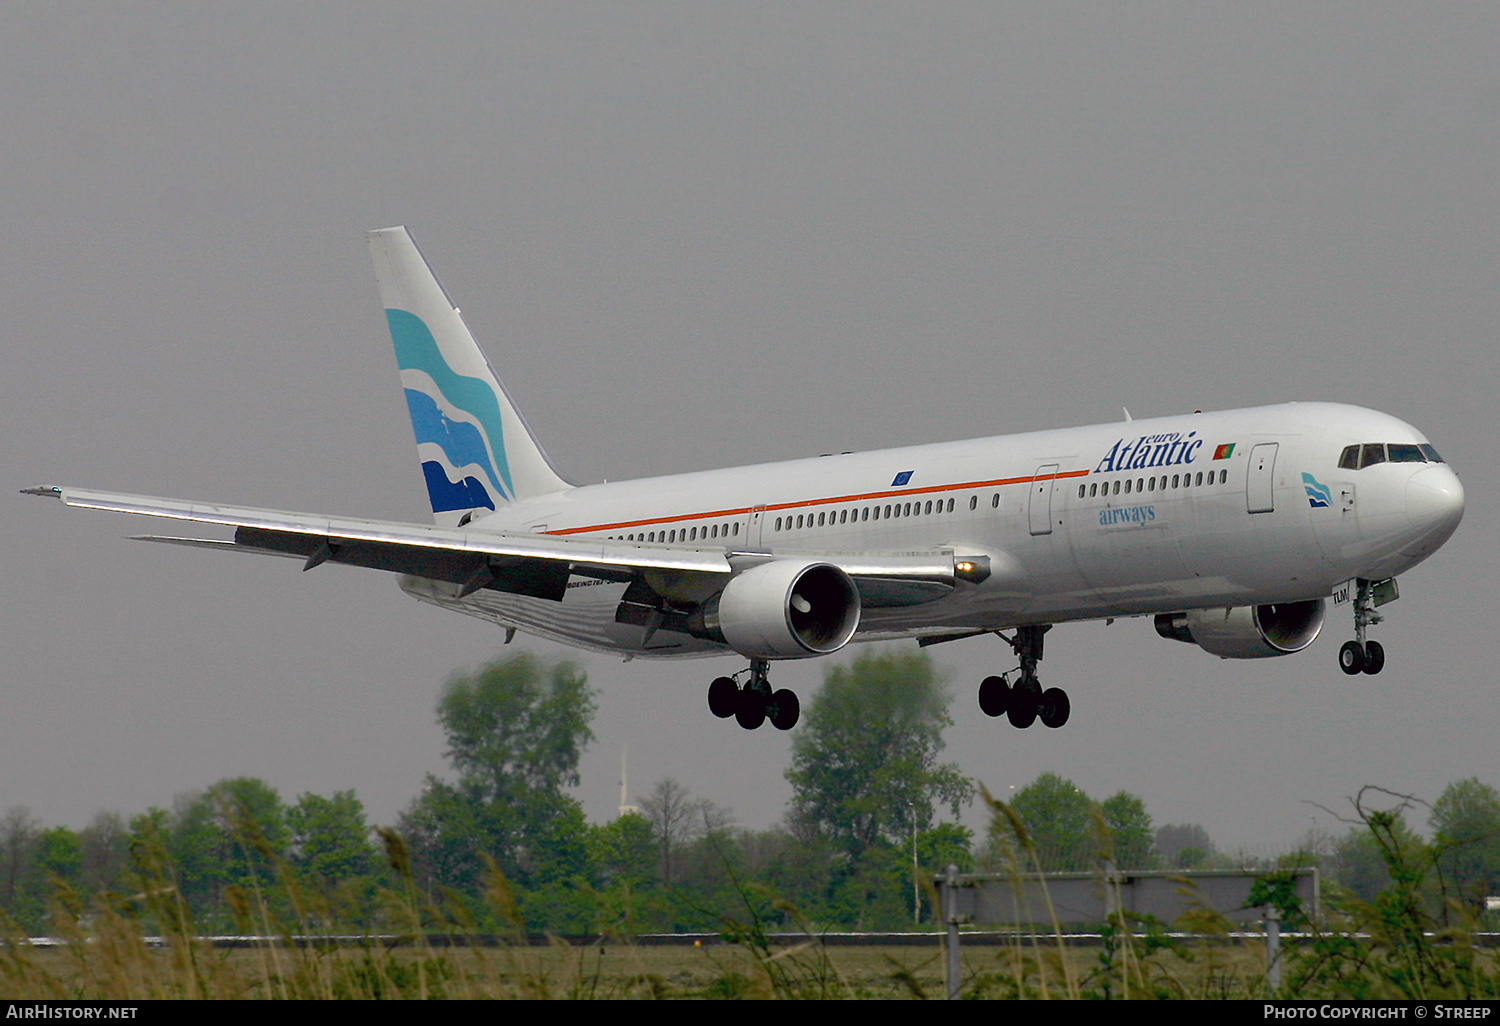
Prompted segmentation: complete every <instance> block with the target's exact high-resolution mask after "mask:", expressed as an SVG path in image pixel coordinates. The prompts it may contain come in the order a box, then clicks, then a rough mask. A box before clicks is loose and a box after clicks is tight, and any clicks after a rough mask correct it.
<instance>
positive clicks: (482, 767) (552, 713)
mask: <svg viewBox="0 0 1500 1026" xmlns="http://www.w3.org/2000/svg"><path fill="white" fill-rule="evenodd" d="M594 708H595V707H594V695H593V691H592V690H590V688H589V686H588V678H587V677H586V676H584V675H583V674H581V673H580V672H579V671H578V668H577V667H576V666H574V665H573V664H572V663H567V662H560V663H555V664H552V665H550V666H549V665H546V664H544V663H543V662H542V661H541V660H540V659H537V658H536V657H535V656H533V655H531V654H529V653H526V652H522V653H520V654H518V655H515V656H512V657H510V658H509V659H497V660H495V661H494V662H492V663H489V664H487V665H485V666H484V667H482V668H480V670H479V671H478V672H477V673H474V674H459V675H456V676H454V677H452V678H450V679H449V680H448V683H447V684H446V685H445V686H444V688H443V696H442V698H441V699H440V700H439V702H438V724H439V725H440V726H441V727H442V728H443V730H444V731H446V732H447V734H448V758H449V760H451V761H452V763H453V767H454V769H456V770H458V774H459V777H460V778H461V779H463V780H466V781H472V782H474V783H475V784H478V785H479V786H481V787H483V788H484V789H485V790H486V791H488V792H489V794H490V796H491V797H492V798H493V799H494V800H495V801H507V800H510V799H512V798H516V797H520V796H522V795H524V794H525V793H526V792H529V791H542V792H554V793H555V792H559V791H561V790H562V788H564V787H567V786H573V785H576V784H577V783H578V759H579V757H580V756H581V755H582V754H583V749H584V748H585V747H586V746H587V745H588V743H589V742H590V741H592V740H593V739H594V732H593V731H592V730H591V729H590V728H589V721H590V720H591V719H592V718H593V715H594Z"/></svg>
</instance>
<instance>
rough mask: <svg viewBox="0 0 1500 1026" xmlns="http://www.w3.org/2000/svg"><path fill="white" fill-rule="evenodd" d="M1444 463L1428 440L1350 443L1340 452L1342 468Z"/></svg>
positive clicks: (1354, 468) (1353, 468) (1356, 468)
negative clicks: (1386, 463)
mask: <svg viewBox="0 0 1500 1026" xmlns="http://www.w3.org/2000/svg"><path fill="white" fill-rule="evenodd" d="M1387 461H1389V462H1391V463H1442V462H1443V458H1442V457H1441V456H1439V455H1438V451H1437V450H1436V449H1434V448H1433V447H1432V446H1430V445H1428V444H1427V443H1426V442H1422V443H1420V444H1418V443H1415V442H1391V443H1390V444H1389V445H1387V444H1385V443H1384V442H1366V443H1365V444H1364V445H1349V446H1345V447H1344V451H1343V452H1342V453H1340V454H1339V468H1340V469H1341V470H1362V469H1363V468H1365V467H1373V466H1374V465H1375V464H1377V463H1385V462H1387Z"/></svg>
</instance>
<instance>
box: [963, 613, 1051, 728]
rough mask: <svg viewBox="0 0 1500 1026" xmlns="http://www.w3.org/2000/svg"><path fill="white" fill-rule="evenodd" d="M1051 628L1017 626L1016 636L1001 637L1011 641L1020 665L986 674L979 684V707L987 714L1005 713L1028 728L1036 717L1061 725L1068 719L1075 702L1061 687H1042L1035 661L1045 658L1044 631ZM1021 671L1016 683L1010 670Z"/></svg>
mask: <svg viewBox="0 0 1500 1026" xmlns="http://www.w3.org/2000/svg"><path fill="white" fill-rule="evenodd" d="M1051 629H1052V625H1051V624H1041V625H1039V626H1035V627H1017V628H1016V633H1015V636H1014V637H1012V638H1007V637H1006V636H1005V635H1003V634H1000V632H999V631H996V632H995V633H996V634H997V635H999V637H1000V639H1001V640H1002V641H1004V642H1006V643H1007V644H1009V645H1010V647H1011V649H1012V650H1013V651H1014V652H1015V653H1016V658H1017V659H1019V660H1020V663H1021V665H1020V666H1019V667H1017V668H1016V669H1015V670H1011V671H1007V672H1006V673H1002V674H1001V675H1000V676H998V677H986V678H985V679H984V680H983V681H982V682H981V683H980V685H979V708H980V709H981V710H982V711H983V712H984V714H985V715H986V716H1005V717H1007V718H1008V719H1009V720H1010V725H1011V726H1012V727H1017V728H1021V729H1025V728H1026V727H1029V726H1031V725H1032V724H1033V723H1035V722H1036V721H1037V720H1041V721H1042V725H1043V726H1045V727H1053V728H1056V727H1061V726H1062V725H1063V724H1064V723H1067V722H1068V715H1069V713H1071V712H1072V708H1073V706H1072V703H1071V702H1069V701H1068V693H1067V692H1066V691H1064V690H1063V689H1062V688H1047V689H1046V690H1045V691H1043V690H1042V684H1041V681H1039V680H1038V679H1037V675H1036V665H1037V663H1039V662H1041V660H1042V635H1044V634H1046V633H1047V632H1048V631H1049V630H1051ZM1011 673H1019V675H1020V676H1019V677H1018V678H1017V680H1016V683H1015V685H1014V686H1012V684H1011V683H1010V674H1011Z"/></svg>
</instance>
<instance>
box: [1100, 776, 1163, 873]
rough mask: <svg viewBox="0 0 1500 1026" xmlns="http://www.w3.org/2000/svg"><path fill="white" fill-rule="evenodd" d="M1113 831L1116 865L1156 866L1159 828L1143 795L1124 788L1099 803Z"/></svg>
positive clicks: (1110, 832) (1127, 866) (1110, 834)
mask: <svg viewBox="0 0 1500 1026" xmlns="http://www.w3.org/2000/svg"><path fill="white" fill-rule="evenodd" d="M1099 810H1100V813H1101V814H1102V815H1103V817H1104V825H1105V827H1106V828H1107V829H1108V831H1109V839H1110V844H1111V845H1112V847H1113V856H1114V863H1115V868H1116V869H1155V868H1156V867H1157V865H1158V860H1157V858H1156V850H1155V844H1154V838H1155V832H1154V831H1153V830H1152V828H1151V816H1150V814H1149V813H1147V812H1146V803H1145V801H1144V800H1142V799H1141V798H1140V797H1139V796H1137V795H1133V794H1130V793H1129V792H1126V791H1120V792H1118V793H1116V794H1113V795H1111V796H1110V797H1108V798H1106V799H1104V801H1103V802H1102V803H1101V804H1100V806H1099Z"/></svg>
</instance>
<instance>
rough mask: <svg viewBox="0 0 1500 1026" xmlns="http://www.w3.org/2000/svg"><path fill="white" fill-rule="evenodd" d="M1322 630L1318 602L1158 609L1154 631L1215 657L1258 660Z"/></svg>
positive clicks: (1298, 647)
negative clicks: (1179, 609) (1171, 611)
mask: <svg viewBox="0 0 1500 1026" xmlns="http://www.w3.org/2000/svg"><path fill="white" fill-rule="evenodd" d="M1322 629H1323V600H1322V599H1309V600H1307V601H1306V602H1278V603H1275V604H1272V605H1265V606H1235V607H1233V608H1231V609H1190V610H1188V611H1187V612H1186V613H1161V614H1159V615H1158V616H1157V617H1156V633H1158V634H1160V635H1161V636H1162V637H1164V638H1170V639H1171V640H1173V641H1186V642H1188V643H1189V644H1192V645H1197V646H1198V647H1199V648H1201V649H1203V650H1204V651H1205V652H1211V653H1213V654H1214V655H1216V656H1218V657H1219V658H1220V659H1261V658H1264V657H1266V656H1279V655H1289V654H1290V653H1292V652H1300V651H1302V650H1303V649H1304V648H1306V647H1307V646H1308V645H1311V644H1312V643H1313V639H1314V638H1316V637H1317V636H1318V632H1319V631H1321V630H1322Z"/></svg>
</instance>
